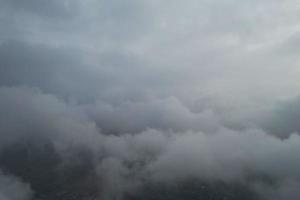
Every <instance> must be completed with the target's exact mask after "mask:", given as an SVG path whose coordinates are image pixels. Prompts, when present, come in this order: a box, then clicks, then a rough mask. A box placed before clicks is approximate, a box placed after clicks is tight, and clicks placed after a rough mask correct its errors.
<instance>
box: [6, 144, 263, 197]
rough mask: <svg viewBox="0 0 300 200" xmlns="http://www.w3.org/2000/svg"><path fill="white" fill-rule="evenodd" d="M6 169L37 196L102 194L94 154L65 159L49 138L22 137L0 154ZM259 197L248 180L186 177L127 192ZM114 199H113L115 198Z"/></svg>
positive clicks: (148, 184)
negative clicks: (33, 138) (24, 138)
mask: <svg viewBox="0 0 300 200" xmlns="http://www.w3.org/2000/svg"><path fill="white" fill-rule="evenodd" d="M0 167H1V168H2V169H3V171H4V173H7V174H10V175H14V176H17V177H20V178H21V179H22V180H23V181H25V182H27V183H29V184H30V185H31V188H32V190H33V191H34V198H33V199H34V200H53V199H55V200H94V199H102V197H101V193H102V191H101V180H100V181H99V177H98V176H97V174H96V173H95V170H94V168H93V164H92V158H91V157H90V155H89V153H88V152H86V151H78V153H77V154H76V160H71V161H70V162H67V163H65V162H64V163H63V162H62V160H61V158H60V157H59V155H57V153H56V152H55V151H54V149H53V146H52V145H51V144H49V143H47V142H40V143H39V144H33V143H32V142H30V141H22V142H18V143H17V144H14V145H12V146H11V147H8V148H6V149H5V150H4V151H2V153H1V155H0ZM141 199H143V200H258V199H260V198H259V197H258V195H257V194H256V193H255V192H254V190H253V189H251V188H250V187H249V186H247V185H246V184H242V183H230V184H229V183H224V182H221V181H210V182H205V181H201V180H197V179H194V180H186V181H179V182H177V183H174V182H173V183H168V184H164V183H150V182H148V183H144V184H142V185H141V186H140V187H138V188H137V189H135V190H134V191H131V192H127V193H125V194H124V200H141ZM112 200H113V199H112Z"/></svg>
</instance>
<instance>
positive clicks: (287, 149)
mask: <svg viewBox="0 0 300 200" xmlns="http://www.w3.org/2000/svg"><path fill="white" fill-rule="evenodd" d="M299 19H300V4H299V3H298V2H297V1H295V0H285V1H281V0H272V1H270V0H260V1H257V0H252V1H250V0H242V1H241V0H239V1H238V0H221V1H217V0H209V1H208V0H189V1H179V0H172V1H170V0H152V1H146V0H110V1H109V0H51V1H49V0H27V1H17V0H0V27H1V28H0V111H1V112H0V154H3V155H4V154H5V152H6V151H5V150H6V149H7V148H14V147H17V146H18V143H19V142H20V141H24V140H25V141H31V142H32V143H33V144H34V145H38V144H41V143H43V142H41V141H47V142H48V143H50V144H51V145H53V148H54V151H55V152H56V153H57V154H58V155H59V156H60V157H61V158H62V160H63V161H62V162H63V163H64V162H73V161H72V156H74V155H76V153H75V152H77V151H78V150H79V149H86V150H87V151H88V152H89V154H91V157H92V160H93V164H92V165H93V170H94V171H95V173H96V174H97V176H99V182H101V183H102V184H101V187H100V186H99V187H100V190H101V191H103V192H102V194H101V195H102V196H101V199H104V200H106V199H107V200H110V199H112V198H116V200H121V199H122V198H123V193H124V192H125V191H129V190H133V188H136V187H138V186H139V185H140V184H142V183H143V181H145V180H146V181H150V182H157V181H158V182H176V181H181V180H184V179H188V178H190V177H193V178H198V179H201V180H209V181H211V180H217V181H224V182H226V183H227V182H228V184H230V183H231V182H243V183H245V184H246V185H247V187H249V188H252V189H253V190H254V191H255V192H256V193H258V194H259V196H260V197H261V198H263V199H267V200H268V199H272V200H283V199H289V200H294V199H295V200H296V199H299V198H300V192H299V191H297V189H296V188H299V187H300V173H299V170H298V169H299V167H300V157H299V150H300V136H299V131H300V125H299V123H298V119H299V117H300V109H299V108H300V107H299V106H300V96H299V95H300V92H299V88H300V82H299V80H300V68H299V64H300V59H299V56H298V53H300V52H299V51H300V36H299V31H300V24H299ZM3 152H4V153H3ZM0 157H1V156H0ZM126 163H131V164H132V165H133V166H135V167H129V166H128V165H127V164H126ZM2 168H3V169H2ZM4 168H5V166H4V167H3V166H2V165H1V159H0V177H1V179H0V197H1V198H4V200H29V199H32V198H34V197H33V196H34V193H35V188H34V187H33V186H32V183H30V180H23V179H24V178H22V177H18V175H17V174H14V173H12V172H9V169H4ZM6 171H8V172H6ZM258 174H259V175H262V174H263V175H266V176H268V177H271V179H272V180H273V181H274V182H276V184H275V183H274V184H273V182H272V184H271V183H266V182H264V181H262V180H259V179H257V180H256V179H255V178H254V180H252V179H251V180H249V176H256V175H258ZM8 183H9V184H11V186H9V187H7V185H9V184H8ZM274 185H275V186H274ZM14 190H15V191H17V193H14V192H12V191H14ZM16 194H20V195H16ZM114 195H116V196H114Z"/></svg>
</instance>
